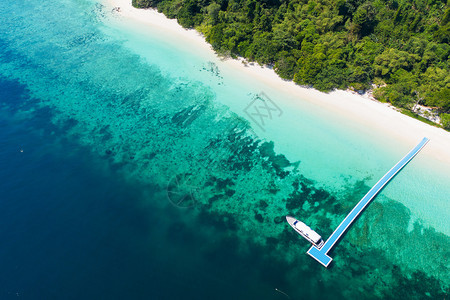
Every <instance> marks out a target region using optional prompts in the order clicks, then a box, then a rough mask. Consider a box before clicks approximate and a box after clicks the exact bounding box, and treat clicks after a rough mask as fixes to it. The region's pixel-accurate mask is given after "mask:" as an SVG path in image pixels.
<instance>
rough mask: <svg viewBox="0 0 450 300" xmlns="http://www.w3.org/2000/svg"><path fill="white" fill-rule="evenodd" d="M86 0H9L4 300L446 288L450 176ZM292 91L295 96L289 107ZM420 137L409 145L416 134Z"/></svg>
mask: <svg viewBox="0 0 450 300" xmlns="http://www.w3.org/2000/svg"><path fill="white" fill-rule="evenodd" d="M142 27H143V25H142V24H138V23H133V22H131V21H126V20H124V19H123V18H121V17H120V14H118V13H117V12H116V11H115V10H113V9H111V7H108V6H105V5H104V4H102V3H100V2H96V1H92V0H60V1H56V0H48V1H44V2H42V1H37V0H29V1H23V0H19V1H13V0H3V1H2V3H1V5H0V266H1V268H0V299H18V298H19V299H21V298H23V299H354V298H357V297H358V298H360V299H381V298H383V299H445V298H446V297H447V298H448V293H449V286H450V282H449V278H450V272H449V269H450V265H449V260H448V258H449V257H450V250H449V249H450V238H449V235H450V224H449V221H448V212H449V202H450V201H449V200H450V199H449V195H450V184H449V183H450V174H449V172H448V170H447V169H445V168H443V167H442V166H439V163H438V162H437V161H434V160H433V159H432V158H426V157H424V156H421V155H420V154H419V155H418V156H417V157H416V158H415V159H414V160H413V161H412V162H411V163H410V164H409V165H408V166H407V167H406V168H405V169H404V170H403V171H402V172H401V173H400V174H398V175H397V176H396V178H394V180H393V181H392V182H391V183H390V184H389V185H388V186H387V187H386V188H385V189H384V190H383V191H382V193H381V194H380V195H379V196H378V197H377V198H376V200H375V201H374V202H373V203H372V204H371V205H370V206H369V207H368V209H367V210H366V211H365V212H364V214H363V215H362V216H361V217H360V218H359V219H358V220H357V222H356V223H355V224H354V226H353V227H352V228H351V229H350V230H349V232H348V233H347V234H346V235H345V236H344V237H343V239H342V241H341V242H340V243H339V244H338V245H337V246H336V247H335V249H334V250H333V251H332V252H331V253H330V255H331V256H332V257H333V258H334V261H333V263H332V265H331V266H330V268H328V269H325V268H323V267H322V266H321V265H319V264H318V263H317V262H315V261H314V260H313V259H311V258H310V257H309V256H308V255H306V254H305V252H306V251H307V249H308V243H307V242H306V241H304V240H303V239H301V238H300V237H299V236H298V235H297V234H296V233H294V232H293V231H292V230H291V229H290V228H289V227H288V224H287V223H286V222H285V219H284V217H285V216H286V215H293V216H296V217H297V218H299V219H301V220H303V221H304V222H305V223H307V224H308V225H309V226H311V227H312V228H314V229H315V230H316V231H317V232H319V233H320V234H321V235H322V236H323V237H324V238H326V237H328V236H329V235H330V234H331V233H332V232H333V230H334V229H335V227H336V226H337V225H338V224H339V223H340V222H341V220H342V219H343V218H344V217H345V215H346V214H347V213H348V212H349V211H350V210H351V209H352V207H353V206H354V205H355V204H356V203H357V202H358V201H359V199H360V198H361V197H362V196H363V195H364V194H365V193H366V192H367V191H368V190H369V189H370V187H371V186H372V185H373V184H374V183H375V182H376V181H378V179H379V178H380V177H381V176H382V175H383V174H384V173H385V172H386V171H388V170H389V169H390V168H391V167H392V166H393V165H394V164H395V163H396V162H397V161H398V160H400V158H401V157H403V155H404V154H406V153H407V152H408V151H409V150H410V149H411V148H413V146H414V145H404V144H400V143H399V142H397V141H395V140H393V139H392V138H390V137H388V136H387V137H386V136H385V135H383V133H381V132H376V131H375V130H373V129H370V128H360V127H358V126H355V124H353V123H352V122H351V121H349V120H346V119H345V118H343V117H341V116H339V115H336V114H335V113H332V112H329V111H327V110H326V109H323V108H320V107H317V106H314V105H313V104H311V103H309V102H307V101H302V100H301V99H290V98H289V95H286V94H283V93H282V92H279V91H278V92H277V91H276V90H274V89H271V88H270V87H266V86H264V85H263V84H261V83H258V82H256V81H255V80H253V79H251V78H245V75H244V74H241V73H233V72H232V71H230V70H226V69H222V67H221V64H220V60H219V59H218V58H216V57H213V56H211V54H207V53H204V51H201V50H198V51H196V49H195V48H192V47H190V45H188V44H186V43H185V42H184V41H177V40H176V39H175V38H173V37H171V36H168V35H164V34H162V33H161V32H160V31H158V29H154V30H152V29H148V28H147V29H144V28H142ZM292 101H298V103H297V104H296V105H292ZM421 138H422V137H421V136H418V137H417V142H419V141H420V139H421Z"/></svg>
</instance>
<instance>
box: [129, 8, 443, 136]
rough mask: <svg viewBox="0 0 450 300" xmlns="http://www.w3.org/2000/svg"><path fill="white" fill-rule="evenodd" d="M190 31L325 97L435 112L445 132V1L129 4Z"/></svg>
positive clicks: (222, 51) (218, 49) (216, 46)
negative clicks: (353, 95)
mask: <svg viewBox="0 0 450 300" xmlns="http://www.w3.org/2000/svg"><path fill="white" fill-rule="evenodd" d="M133 5H134V6H137V7H156V8H157V9H158V10H159V11H161V12H163V13H164V14H165V15H166V16H168V17H169V18H177V19H178V22H179V23H180V24H181V25H182V26H184V27H195V28H196V29H198V30H199V31H201V32H202V33H203V34H204V35H205V36H206V40H207V41H208V42H209V43H210V44H212V46H213V47H214V49H215V50H216V51H218V52H220V53H223V54H228V55H231V56H236V55H239V56H242V57H245V58H246V59H248V60H250V61H257V62H258V63H260V64H271V65H273V66H274V69H275V71H276V72H277V73H278V74H279V75H280V76H281V77H282V78H285V79H292V80H294V81H295V82H296V83H298V84H301V85H308V86H313V87H315V88H317V89H319V90H323V91H328V90H332V89H334V88H346V87H351V88H353V89H355V90H366V89H368V88H372V87H375V90H374V95H375V97H376V98H377V99H379V100H381V101H387V102H390V103H392V104H393V105H395V106H397V107H401V108H406V109H409V110H410V109H412V108H413V106H414V105H415V104H417V103H418V104H423V105H426V106H431V107H436V108H437V109H438V111H439V112H440V113H441V118H442V121H443V123H444V127H447V129H450V114H449V113H450V74H449V55H450V46H449V41H450V8H449V7H448V4H447V3H446V1H445V0H347V1H345V0H259V1H256V0H214V1H213V0H133Z"/></svg>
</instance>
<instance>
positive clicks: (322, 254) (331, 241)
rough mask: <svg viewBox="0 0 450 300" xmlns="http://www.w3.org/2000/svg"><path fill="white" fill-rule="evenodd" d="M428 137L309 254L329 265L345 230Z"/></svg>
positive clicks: (310, 250) (379, 182)
mask: <svg viewBox="0 0 450 300" xmlns="http://www.w3.org/2000/svg"><path fill="white" fill-rule="evenodd" d="M428 141H429V139H428V138H423V140H422V141H421V142H420V143H419V144H418V145H417V146H416V147H414V149H412V150H411V151H410V152H409V153H408V154H406V156H405V157H403V158H402V159H401V160H400V161H399V162H398V163H397V164H396V165H395V166H394V167H392V169H390V170H389V172H387V173H386V174H385V175H384V176H383V177H382V178H381V179H380V180H379V181H378V182H377V183H376V184H375V185H374V186H373V187H372V188H371V189H370V191H369V192H368V193H367V194H366V195H365V196H364V197H363V198H362V199H361V200H360V201H359V202H358V204H357V205H356V206H355V207H354V208H353V209H352V211H351V212H350V213H349V214H348V215H347V216H346V217H345V219H344V220H343V221H342V222H341V224H340V225H339V226H338V227H337V228H336V230H335V231H334V232H333V233H332V234H331V236H330V237H329V238H328V240H327V241H326V242H325V244H323V246H322V247H320V248H317V247H316V246H312V247H311V248H310V249H309V250H308V252H307V253H308V254H309V255H310V256H312V257H313V258H314V259H315V260H317V261H318V262H319V263H321V264H322V265H323V266H324V267H328V265H329V264H330V262H331V261H332V258H331V257H329V256H328V255H327V253H328V252H329V251H330V250H331V248H333V246H334V245H335V244H336V242H337V241H338V240H339V238H340V237H341V236H342V234H344V232H345V231H346V230H347V229H348V228H349V227H350V226H351V225H352V223H353V221H354V220H355V219H356V218H357V217H358V216H359V214H361V212H362V211H363V210H364V208H366V206H367V205H368V204H369V203H370V201H371V200H372V199H373V198H374V197H375V196H376V195H377V194H378V192H379V191H380V190H381V189H382V188H383V187H384V186H385V185H386V184H387V183H388V182H389V181H390V180H391V179H392V178H393V177H394V176H395V175H396V174H397V173H398V172H399V171H400V170H401V169H402V168H403V167H404V166H405V165H406V164H407V163H408V162H409V161H410V160H411V159H413V158H414V156H416V154H417V153H418V152H419V151H420V150H421V149H422V148H423V147H424V146H425V145H426V144H427V143H428Z"/></svg>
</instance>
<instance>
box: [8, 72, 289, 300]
mask: <svg viewBox="0 0 450 300" xmlns="http://www.w3.org/2000/svg"><path fill="white" fill-rule="evenodd" d="M36 102H37V101H36V100H33V99H30V98H29V95H28V93H27V90H26V89H25V88H24V87H23V86H22V85H20V84H19V83H17V82H12V81H8V80H1V81H0V105H1V119H0V165H1V168H0V179H1V181H0V195H1V198H0V222H1V223H0V228H1V229H0V243H1V247H0V265H1V272H0V298H2V299H16V298H20V299H22V298H23V299H125V298H127V299H182V298H183V299H211V298H214V299H230V298H234V299H245V298H246V297H247V296H251V297H255V295H256V296H257V295H259V297H264V296H269V298H272V297H273V298H272V299H278V298H280V297H281V298H280V299H282V297H284V296H280V295H279V294H277V293H276V292H274V291H273V290H272V289H269V288H267V287H264V286H263V285H261V286H260V285H259V282H258V281H256V282H255V281H254V280H255V277H258V276H261V275H262V279H261V280H262V281H272V282H275V283H276V282H280V279H277V278H276V275H275V274H276V273H274V271H275V270H276V269H274V267H275V266H271V265H270V263H268V264H267V265H265V266H264V264H263V263H262V262H263V261H264V259H263V257H262V253H261V251H259V253H258V250H257V249H254V251H253V253H252V255H245V256H243V257H242V256H240V255H238V253H237V252H236V249H233V248H234V247H235V246H237V242H236V241H235V238H233V237H229V238H225V239H224V240H222V241H220V239H221V238H223V236H220V234H218V233H216V234H218V240H219V241H218V242H217V244H216V245H215V246H214V247H212V248H211V249H209V250H207V253H208V254H207V256H206V257H201V256H200V254H199V253H197V252H198V250H199V249H202V248H203V249H204V248H205V247H204V246H202V244H205V243H211V240H210V238H211V236H210V235H209V236H206V235H202V234H201V233H196V231H195V230H193V229H192V228H185V226H186V224H184V223H183V222H182V221H180V222H176V220H177V218H180V220H182V217H183V216H182V215H185V214H189V211H186V210H181V211H180V212H179V211H177V210H173V209H170V210H161V208H158V207H152V205H151V203H152V201H157V199H155V198H156V197H157V196H155V193H158V192H159V191H158V189H157V188H156V187H154V186H151V185H148V186H143V185H133V184H131V183H124V182H123V181H122V180H121V176H120V174H118V173H117V172H116V171H115V170H114V168H111V167H110V166H109V165H108V164H107V163H106V161H104V160H102V159H99V158H98V157H97V156H96V155H93V154H92V152H91V151H89V149H85V148H83V147H82V146H80V145H79V144H77V143H75V142H71V141H70V140H68V139H67V138H66V137H65V134H64V132H65V130H67V129H68V128H70V126H71V124H70V122H69V124H66V125H65V126H62V127H61V126H55V125H53V124H52V123H51V115H52V112H51V111H50V110H49V109H48V108H43V109H36V110H34V112H33V113H26V114H24V115H23V114H22V113H21V111H27V110H29V109H30V107H27V106H34V105H35V104H36ZM23 103H27V104H26V105H27V106H24V104H23ZM21 150H23V152H21ZM162 201H167V200H165V199H163V200H162ZM168 219H170V220H171V221H170V222H169V223H171V225H170V227H169V230H164V229H163V228H164V223H168V221H167V220H168ZM174 220H175V222H174ZM198 225H199V224H198ZM209 247H210V246H209ZM252 257H253V259H252ZM256 264H258V265H259V266H260V267H262V269H263V270H265V271H266V272H267V273H266V274H260V275H258V274H256V273H258V272H259V271H261V269H260V268H258V270H257V271H252V267H254V266H255V265H256ZM243 273H247V274H249V276H242V274H243ZM262 281H261V282H262ZM281 281H282V280H281Z"/></svg>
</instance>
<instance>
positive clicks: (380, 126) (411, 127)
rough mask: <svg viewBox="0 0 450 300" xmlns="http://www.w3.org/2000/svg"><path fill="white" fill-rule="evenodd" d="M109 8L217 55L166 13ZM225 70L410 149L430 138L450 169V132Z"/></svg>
mask: <svg viewBox="0 0 450 300" xmlns="http://www.w3.org/2000/svg"><path fill="white" fill-rule="evenodd" d="M105 4H106V5H107V6H108V7H109V8H111V9H112V8H114V7H118V8H119V9H117V10H116V11H115V13H117V14H120V16H122V17H124V18H127V19H130V20H133V21H136V22H139V23H141V24H142V25H143V26H149V27H152V28H155V27H156V28H158V29H160V30H163V31H165V32H167V33H168V34H170V35H172V36H176V38H177V39H180V40H184V41H186V43H188V45H189V47H192V48H196V49H198V50H199V51H202V52H205V53H208V54H209V55H214V51H213V50H212V48H211V46H210V45H209V44H208V43H207V42H206V41H205V39H204V37H203V36H201V34H200V33H198V32H197V31H195V30H186V29H184V28H182V27H181V26H180V25H179V24H178V23H177V21H176V20H173V19H168V18H166V17H165V16H164V15H163V14H161V13H158V12H157V11H156V10H153V9H136V8H134V7H132V5H131V0H105ZM221 64H223V66H224V67H227V68H229V69H235V70H236V72H239V73H241V74H243V73H245V74H246V75H247V76H251V77H252V78H253V79H257V80H258V81H260V82H261V83H262V84H264V85H267V86H270V87H271V88H273V89H275V90H280V91H282V92H283V93H289V94H290V95H292V96H294V97H296V98H300V99H302V100H306V101H309V102H311V103H313V104H314V105H318V106H320V107H323V109H325V110H329V111H332V112H333V113H336V114H339V115H341V116H343V117H345V118H346V119H349V120H351V121H352V122H355V124H357V126H365V127H368V128H373V129H374V130H379V131H381V132H383V134H385V135H387V136H390V137H391V138H394V139H396V140H398V141H401V142H404V143H406V144H408V145H410V146H411V147H412V146H413V145H415V144H416V143H417V142H418V141H419V140H420V139H421V138H422V137H425V136H426V137H428V138H429V139H430V140H431V141H430V143H429V144H428V145H427V147H425V148H424V150H423V155H427V156H431V157H432V158H434V159H436V160H438V161H440V162H442V163H445V164H448V165H449V167H450V133H449V132H447V131H445V130H443V129H440V128H436V127H433V126H430V125H428V124H425V123H423V122H420V121H418V120H415V119H413V118H410V117H408V116H406V115H403V114H401V113H399V112H397V111H396V110H394V109H392V108H391V107H389V105H387V104H383V103H379V102H376V101H371V100H369V98H368V97H367V96H365V95H362V96H361V95H358V94H354V93H351V92H349V91H342V90H338V91H334V92H331V93H328V94H326V93H322V92H319V91H317V90H314V89H308V88H304V87H300V86H298V85H296V84H295V83H293V82H290V81H284V80H282V79H281V78H280V77H278V75H277V74H276V73H275V72H274V71H273V70H271V69H269V68H263V67H260V66H258V65H257V64H254V65H246V66H245V65H244V64H243V63H242V61H240V60H235V59H227V60H224V61H222V62H221Z"/></svg>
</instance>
